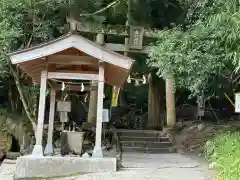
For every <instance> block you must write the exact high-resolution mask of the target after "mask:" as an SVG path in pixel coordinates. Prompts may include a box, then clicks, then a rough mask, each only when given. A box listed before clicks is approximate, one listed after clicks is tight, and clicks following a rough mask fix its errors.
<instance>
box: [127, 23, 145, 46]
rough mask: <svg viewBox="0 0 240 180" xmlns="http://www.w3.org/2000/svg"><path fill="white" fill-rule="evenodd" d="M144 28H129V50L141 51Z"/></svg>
mask: <svg viewBox="0 0 240 180" xmlns="http://www.w3.org/2000/svg"><path fill="white" fill-rule="evenodd" d="M143 35H144V27H140V26H130V39H129V48H130V49H142V43H143Z"/></svg>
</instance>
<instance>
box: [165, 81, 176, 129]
mask: <svg viewBox="0 0 240 180" xmlns="http://www.w3.org/2000/svg"><path fill="white" fill-rule="evenodd" d="M166 109H167V126H168V127H174V126H175V125H176V108H175V93H174V79H173V77H172V76H168V77H167V78H166Z"/></svg>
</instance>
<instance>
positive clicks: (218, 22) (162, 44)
mask: <svg viewBox="0 0 240 180" xmlns="http://www.w3.org/2000/svg"><path fill="white" fill-rule="evenodd" d="M191 3H193V4H194V5H195V6H194V7H193V6H190V5H189V3H187V4H188V7H193V8H191V9H189V13H188V16H187V18H188V19H187V22H186V24H187V25H186V26H178V27H175V28H173V29H166V30H163V31H161V32H160V33H159V38H158V42H157V43H156V44H155V45H153V46H152V48H151V50H150V53H149V60H148V64H149V65H150V66H152V67H155V68H158V73H157V74H158V75H159V76H161V77H164V78H165V77H167V75H168V74H169V73H171V74H173V75H174V78H175V80H176V85H177V86H180V87H186V88H188V89H189V90H190V91H191V92H192V94H193V95H196V94H201V93H202V92H204V91H205V92H206V91H208V90H209V88H210V87H211V86H212V82H214V81H213V79H214V80H217V77H224V78H225V79H231V82H233V81H232V80H234V79H236V78H237V77H235V78H234V76H236V75H235V73H234V70H238V69H239V67H240V66H239V57H240V56H239V55H240V54H239V53H240V51H239V45H238V42H239V38H240V34H239V21H240V12H239V9H238V7H239V1H237V0H230V1H224V0H206V1H199V2H198V3H196V2H193V1H190V4H191ZM229 71H230V73H226V72H229ZM229 74H230V75H231V76H230V77H227V78H226V77H225V75H229ZM215 82H216V81H215ZM217 83H219V81H217ZM214 86H216V84H214Z"/></svg>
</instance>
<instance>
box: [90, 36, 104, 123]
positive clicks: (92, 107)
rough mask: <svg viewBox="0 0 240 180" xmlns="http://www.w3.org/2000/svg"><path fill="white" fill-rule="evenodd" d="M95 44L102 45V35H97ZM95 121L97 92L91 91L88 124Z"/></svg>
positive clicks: (93, 84) (93, 83) (93, 82)
mask: <svg viewBox="0 0 240 180" xmlns="http://www.w3.org/2000/svg"><path fill="white" fill-rule="evenodd" d="M96 42H97V43H98V44H100V45H103V43H104V34H101V33H100V34H97V37H96ZM96 83H97V82H95V81H92V86H95V85H96ZM96 119H97V91H95V90H91V91H90V97H89V108H88V123H96Z"/></svg>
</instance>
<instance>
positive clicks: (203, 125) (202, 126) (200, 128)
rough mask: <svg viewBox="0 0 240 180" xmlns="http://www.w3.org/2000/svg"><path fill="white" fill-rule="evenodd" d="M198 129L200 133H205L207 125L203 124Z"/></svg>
mask: <svg viewBox="0 0 240 180" xmlns="http://www.w3.org/2000/svg"><path fill="white" fill-rule="evenodd" d="M197 128H198V130H199V131H203V130H204V129H205V128H206V125H205V124H203V123H202V124H199V125H198V126H197Z"/></svg>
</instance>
